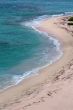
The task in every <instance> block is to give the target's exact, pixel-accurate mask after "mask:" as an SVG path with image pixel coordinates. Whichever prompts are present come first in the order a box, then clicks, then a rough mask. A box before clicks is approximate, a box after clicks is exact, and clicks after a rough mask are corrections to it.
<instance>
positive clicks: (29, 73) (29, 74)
mask: <svg viewBox="0 0 73 110" xmlns="http://www.w3.org/2000/svg"><path fill="white" fill-rule="evenodd" d="M37 19H38V18H37ZM48 19H50V18H48V16H46V17H45V18H42V19H41V20H40V21H37V22H39V23H38V24H36V23H35V22H36V19H34V20H33V21H34V23H33V25H32V24H31V21H30V22H28V23H29V24H31V26H29V25H27V24H28V23H26V22H25V23H23V24H24V26H26V27H29V28H32V29H33V30H34V31H36V32H38V33H40V34H42V35H44V37H47V38H49V39H51V40H52V41H53V44H54V45H55V46H56V50H57V51H58V55H57V56H56V57H55V58H53V59H52V60H50V62H48V63H46V64H44V65H43V66H39V67H37V68H34V69H32V70H30V71H27V72H26V75H24V73H23V75H22V76H21V77H20V79H18V81H16V83H15V84H12V85H10V86H7V87H5V88H3V89H0V93H1V92H4V91H5V90H7V89H9V88H11V87H14V86H17V85H18V84H19V83H21V82H22V81H23V80H25V79H27V78H30V77H32V76H34V75H37V74H38V73H39V70H42V69H44V68H46V67H47V66H49V65H51V64H53V63H55V62H56V61H57V60H59V59H60V58H61V57H62V55H63V52H62V46H61V42H60V41H59V40H58V39H57V38H56V37H55V36H53V35H52V34H51V35H49V34H48V33H47V32H45V31H42V30H40V29H38V28H37V26H38V25H39V24H40V22H42V21H45V20H48ZM33 21H32V22H33ZM23 24H22V25H23ZM25 24H26V25H25ZM41 37H42V36H41Z"/></svg>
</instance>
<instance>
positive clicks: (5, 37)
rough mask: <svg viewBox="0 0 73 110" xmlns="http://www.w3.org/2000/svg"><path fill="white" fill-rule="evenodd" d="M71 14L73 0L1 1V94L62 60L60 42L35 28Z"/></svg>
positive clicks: (72, 11)
mask: <svg viewBox="0 0 73 110" xmlns="http://www.w3.org/2000/svg"><path fill="white" fill-rule="evenodd" d="M69 14H73V0H0V90H3V89H6V88H8V87H11V86H13V85H16V84H18V83H19V82H21V81H22V80H23V79H25V78H27V77H30V76H31V75H36V74H38V72H39V69H41V68H44V67H45V66H47V65H50V64H52V63H53V62H55V61H56V60H57V59H59V58H60V57H61V56H62V54H63V52H62V50H61V45H60V42H59V41H58V40H57V39H55V38H53V36H51V35H48V34H47V33H43V32H40V31H38V30H36V29H35V28H34V25H35V24H39V22H40V21H41V20H44V19H46V18H49V17H55V16H63V15H69ZM33 24H34V25H33Z"/></svg>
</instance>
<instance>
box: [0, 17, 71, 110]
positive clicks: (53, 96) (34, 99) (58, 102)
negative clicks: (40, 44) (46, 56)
mask: <svg viewBox="0 0 73 110" xmlns="http://www.w3.org/2000/svg"><path fill="white" fill-rule="evenodd" d="M67 18H68V17H67V16H60V17H52V18H49V19H46V20H44V21H41V22H40V24H39V25H36V26H35V28H36V29H38V30H39V31H42V32H46V33H47V34H49V35H51V36H52V37H54V38H56V39H58V40H59V42H60V44H61V49H62V51H63V55H62V56H61V58H60V59H58V60H57V61H55V62H54V63H53V64H50V65H49V66H47V67H45V68H43V69H41V70H39V72H38V73H37V74H36V75H33V76H31V77H29V78H27V79H25V80H23V81H22V82H21V83H19V84H18V85H16V86H13V87H10V88H8V89H6V90H5V91H3V92H1V93H0V110H45V109H46V110H72V109H73V100H72V99H73V93H72V91H73V88H72V85H73V32H72V30H71V29H70V27H69V26H67V24H66V23H67Z"/></svg>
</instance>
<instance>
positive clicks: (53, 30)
mask: <svg viewBox="0 0 73 110" xmlns="http://www.w3.org/2000/svg"><path fill="white" fill-rule="evenodd" d="M63 18H64V17H63ZM61 19H62V17H58V18H57V17H55V18H50V19H47V20H44V21H42V22H41V23H40V25H39V26H36V28H37V29H38V30H39V31H43V32H46V33H48V34H50V35H53V36H56V38H57V39H59V41H60V42H61V45H62V47H63V52H64V54H63V56H62V57H61V58H60V59H58V60H57V61H56V62H54V63H53V64H51V65H49V66H47V67H45V68H43V69H41V70H39V73H40V74H39V75H35V76H31V77H30V78H28V79H25V80H23V81H22V82H21V83H20V84H18V85H17V86H14V87H11V88H9V89H7V90H5V91H4V92H2V93H0V99H2V100H0V104H1V105H2V103H4V104H5V103H8V102H9V101H10V100H15V97H21V95H22V94H23V91H24V92H25V91H26V90H28V89H33V88H34V86H35V88H37V87H38V86H41V85H42V84H44V81H47V80H49V81H51V80H52V79H53V77H54V76H55V75H56V74H58V73H57V72H58V71H59V70H60V69H61V68H63V67H64V66H65V65H66V64H67V63H68V62H70V61H71V60H72V59H73V57H72V55H73V47H72V46H71V45H70V43H71V42H72V41H73V37H72V36H71V35H70V33H68V32H67V31H66V30H65V29H63V28H61V27H60V26H59V25H60V24H59V25H57V22H60V20H61ZM70 56H71V57H70ZM17 91H18V93H17ZM7 94H9V98H8V96H7Z"/></svg>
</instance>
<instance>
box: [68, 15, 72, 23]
mask: <svg viewBox="0 0 73 110" xmlns="http://www.w3.org/2000/svg"><path fill="white" fill-rule="evenodd" d="M68 25H73V16H72V17H70V18H69V19H68Z"/></svg>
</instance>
